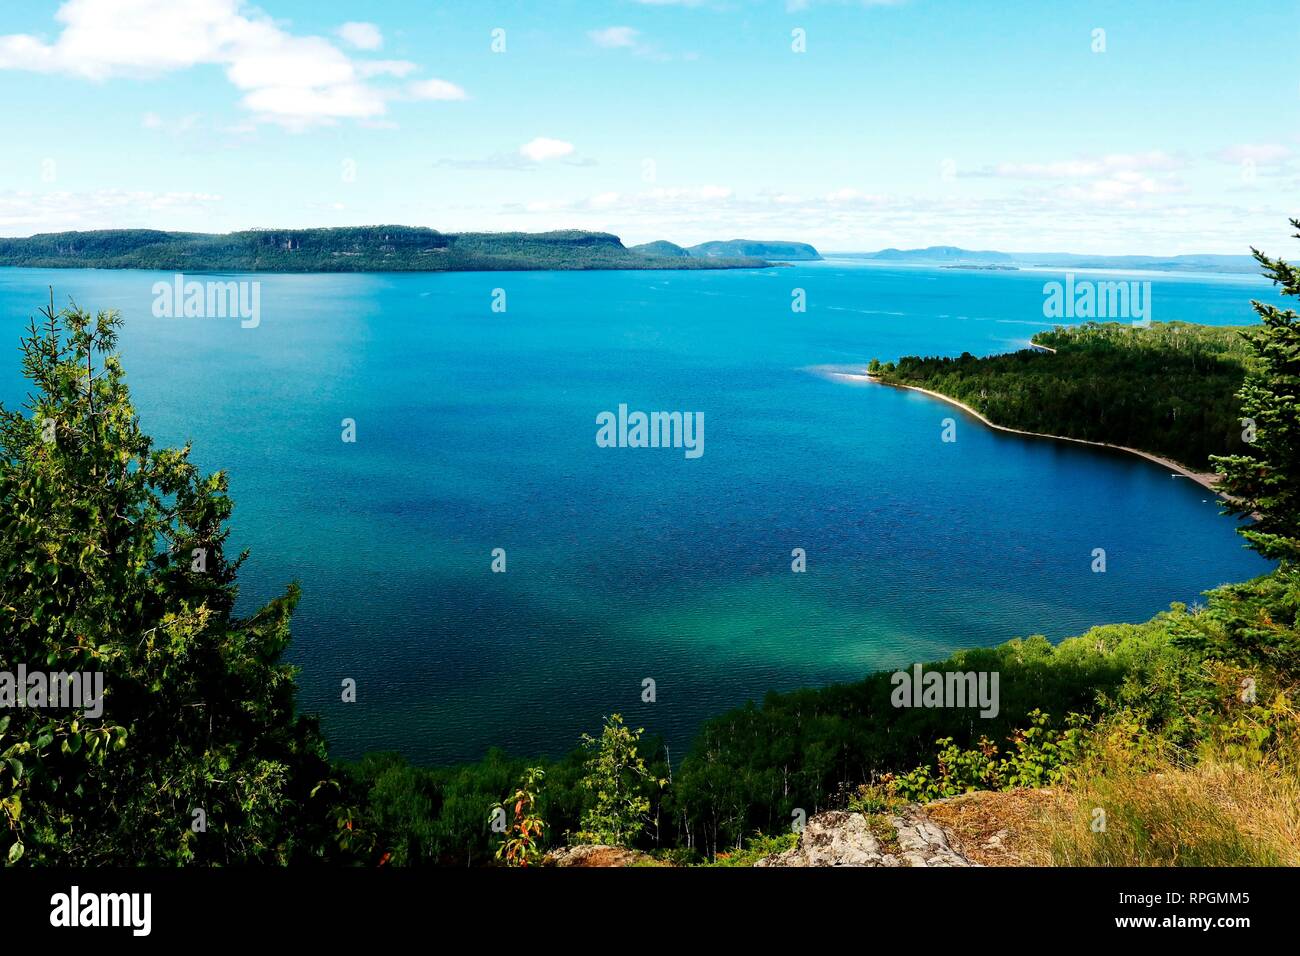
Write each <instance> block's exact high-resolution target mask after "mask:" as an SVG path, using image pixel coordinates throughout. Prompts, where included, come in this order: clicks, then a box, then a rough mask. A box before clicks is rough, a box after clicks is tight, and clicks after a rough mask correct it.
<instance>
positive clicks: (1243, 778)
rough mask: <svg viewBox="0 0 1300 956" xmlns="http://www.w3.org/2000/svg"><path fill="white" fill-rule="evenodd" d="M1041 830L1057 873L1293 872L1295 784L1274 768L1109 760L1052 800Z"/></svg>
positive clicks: (1298, 841) (1299, 789)
mask: <svg viewBox="0 0 1300 956" xmlns="http://www.w3.org/2000/svg"><path fill="white" fill-rule="evenodd" d="M1098 808H1099V809H1101V810H1103V811H1105V829H1104V831H1100V832H1099V831H1096V830H1094V820H1095V819H1096V817H1095V813H1096V810H1097V809H1098ZM1044 823H1045V824H1046V825H1045V827H1044V828H1042V829H1040V830H1038V831H1036V832H1037V833H1039V834H1040V835H1041V836H1042V837H1044V838H1045V844H1044V847H1043V848H1044V849H1046V850H1047V851H1048V854H1049V856H1050V858H1051V861H1052V863H1053V864H1055V865H1057V866H1300V780H1298V779H1297V777H1296V775H1295V773H1294V772H1293V771H1288V770H1285V769H1284V768H1281V767H1279V766H1276V765H1272V766H1270V765H1263V764H1255V765H1241V764H1233V763H1226V762H1220V761H1217V760H1213V759H1205V760H1202V761H1201V762H1199V763H1197V764H1195V765H1192V766H1189V767H1178V766H1174V765H1172V764H1170V765H1167V766H1166V767H1164V768H1163V769H1161V770H1159V771H1156V772H1145V773H1143V772H1139V771H1135V770H1132V769H1131V768H1129V767H1128V766H1127V765H1125V764H1124V763H1123V762H1122V761H1118V760H1109V761H1105V762H1104V763H1103V764H1102V765H1101V766H1100V767H1098V768H1095V769H1094V771H1093V772H1091V773H1089V774H1088V775H1087V776H1084V777H1082V778H1080V779H1078V780H1076V781H1075V782H1074V784H1073V785H1072V786H1071V787H1070V788H1068V789H1062V790H1060V791H1059V792H1058V795H1057V798H1056V800H1055V801H1054V804H1053V806H1052V807H1050V809H1049V810H1048V813H1047V815H1046V817H1045V819H1044Z"/></svg>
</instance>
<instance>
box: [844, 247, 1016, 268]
mask: <svg viewBox="0 0 1300 956" xmlns="http://www.w3.org/2000/svg"><path fill="white" fill-rule="evenodd" d="M862 257H863V258H866V259H881V260H884V261H889V262H942V263H944V264H946V265H952V264H957V263H968V264H975V265H984V264H1007V265H1010V264H1011V263H1012V262H1013V261H1014V257H1013V256H1012V255H1011V254H1010V253H1009V252H991V251H972V250H970V249H959V248H958V247H956V246H927V247H926V248H924V249H882V250H880V252H873V253H863V255H862Z"/></svg>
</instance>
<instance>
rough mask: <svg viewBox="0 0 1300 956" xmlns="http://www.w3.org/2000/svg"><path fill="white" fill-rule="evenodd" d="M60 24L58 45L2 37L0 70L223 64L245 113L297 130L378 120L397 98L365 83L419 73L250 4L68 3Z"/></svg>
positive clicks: (353, 39) (207, 0)
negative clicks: (356, 52) (294, 26)
mask: <svg viewBox="0 0 1300 956" xmlns="http://www.w3.org/2000/svg"><path fill="white" fill-rule="evenodd" d="M55 19H56V20H57V21H58V22H59V23H60V24H61V25H62V31H61V32H60V33H59V35H58V37H57V39H55V40H54V41H53V42H52V43H47V42H45V41H44V40H42V39H41V38H39V37H36V36H32V35H28V34H10V35H7V36H0V69H14V70H33V71H37V72H42V73H64V74H70V75H72V76H80V77H83V78H85V79H89V80H93V81H97V82H102V81H105V80H109V79H112V78H114V77H118V76H135V77H140V76H143V77H154V76H159V75H163V74H166V73H170V72H174V71H177V70H183V69H188V68H190V67H194V66H199V65H215V66H220V67H223V68H224V69H225V71H226V77H227V79H229V80H230V82H231V83H232V84H234V85H235V87H236V88H237V89H239V90H240V91H241V92H242V94H243V99H242V100H241V102H242V104H243V106H244V107H245V108H247V109H249V110H251V111H252V112H253V113H255V114H256V116H257V118H258V119H259V120H262V121H267V122H275V123H280V124H282V125H285V126H288V127H291V128H301V127H304V126H309V125H312V124H315V123H328V122H333V121H334V120H337V119H357V120H374V119H376V118H378V117H380V116H382V115H383V114H384V113H385V112H386V110H387V103H388V101H389V100H390V99H393V98H396V97H397V96H398V95H399V91H397V90H394V89H391V88H387V87H382V86H378V85H374V84H372V83H370V82H368V81H369V80H371V79H373V78H375V77H379V76H399V77H400V76H406V75H408V74H410V73H411V72H413V71H414V70H415V69H416V68H417V67H416V66H415V64H413V63H407V62H406V61H400V60H354V59H353V58H352V57H351V56H349V55H348V54H347V53H345V52H343V50H342V49H340V48H339V47H338V46H336V45H335V44H334V43H333V42H332V41H331V40H329V39H326V38H324V37H319V36H297V35H294V34H291V33H288V32H286V31H285V30H284V29H282V28H281V27H280V26H279V25H277V24H276V23H275V21H273V20H272V19H271V18H270V17H269V16H268V15H267V14H265V13H262V12H260V11H259V10H257V9H255V8H252V7H250V6H249V5H248V4H247V3H246V0H67V2H65V3H64V4H63V5H62V6H61V7H59V9H58V12H57V13H56V14H55ZM340 35H341V36H342V37H343V38H344V40H345V41H346V42H348V43H349V44H351V45H352V46H354V47H357V48H358V49H363V50H374V49H377V48H378V47H379V45H381V44H382V42H383V38H382V35H381V34H380V33H379V30H378V28H376V27H374V25H373V24H367V23H348V24H345V25H344V26H343V27H342V28H340ZM431 82H442V81H431ZM447 86H451V84H447ZM457 89H459V88H457ZM444 92H445V89H444ZM417 98H420V99H447V98H454V97H447V96H417ZM461 98H463V91H462V97H461Z"/></svg>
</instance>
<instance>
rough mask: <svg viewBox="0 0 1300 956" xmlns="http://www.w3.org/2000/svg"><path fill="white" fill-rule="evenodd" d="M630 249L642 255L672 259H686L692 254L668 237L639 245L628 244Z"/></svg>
mask: <svg viewBox="0 0 1300 956" xmlns="http://www.w3.org/2000/svg"><path fill="white" fill-rule="evenodd" d="M628 249H630V250H631V251H632V252H635V253H637V254H638V255H642V256H664V257H667V258H672V259H685V258H688V257H689V256H690V253H689V252H687V251H686V250H685V249H683V248H682V247H681V246H679V245H677V243H675V242H669V241H668V240H667V239H660V240H658V241H656V242H643V243H641V245H639V246H628Z"/></svg>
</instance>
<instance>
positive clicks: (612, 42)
mask: <svg viewBox="0 0 1300 956" xmlns="http://www.w3.org/2000/svg"><path fill="white" fill-rule="evenodd" d="M639 35H640V34H639V33H638V31H636V30H634V29H632V28H631V27H605V29H603V30H590V31H588V33H587V36H589V37H590V38H591V42H592V43H594V44H596V46H603V47H606V48H608V49H619V48H624V47H634V46H636V40H637V37H638V36H639Z"/></svg>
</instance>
